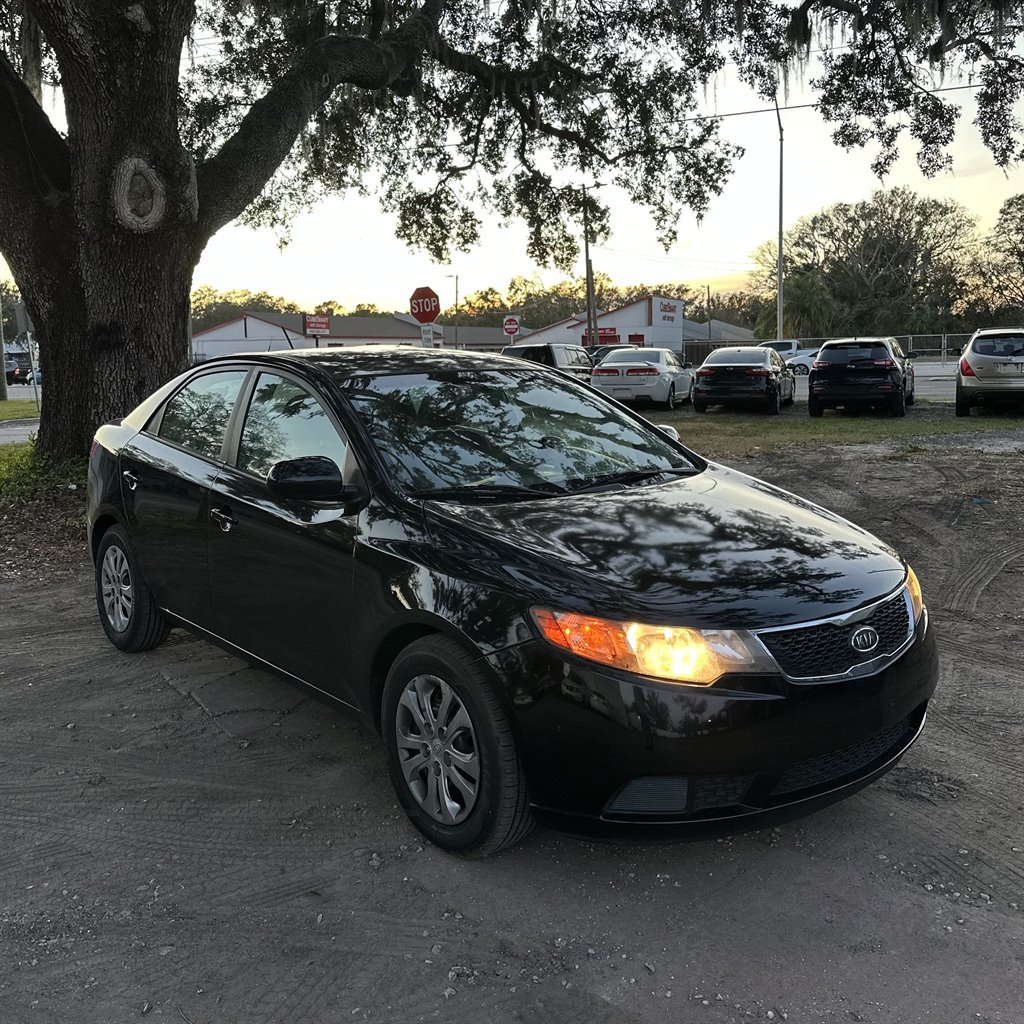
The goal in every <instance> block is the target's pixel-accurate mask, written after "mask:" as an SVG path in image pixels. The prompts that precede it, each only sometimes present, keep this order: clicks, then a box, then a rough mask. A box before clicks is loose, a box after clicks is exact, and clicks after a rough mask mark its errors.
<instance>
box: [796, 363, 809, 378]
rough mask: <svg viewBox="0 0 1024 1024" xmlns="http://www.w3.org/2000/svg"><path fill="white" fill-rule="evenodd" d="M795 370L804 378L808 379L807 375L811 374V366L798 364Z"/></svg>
mask: <svg viewBox="0 0 1024 1024" xmlns="http://www.w3.org/2000/svg"><path fill="white" fill-rule="evenodd" d="M793 369H794V370H796V372H797V373H799V374H800V375H801V376H803V377H806V376H807V374H809V373H810V372H811V368H810V367H809V366H804V365H802V364H797V365H796V366H795V367H793Z"/></svg>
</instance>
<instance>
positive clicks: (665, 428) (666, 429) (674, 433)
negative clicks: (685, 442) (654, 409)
mask: <svg viewBox="0 0 1024 1024" xmlns="http://www.w3.org/2000/svg"><path fill="white" fill-rule="evenodd" d="M658 429H659V430H660V431H661V432H662V433H663V434H668V436H669V437H671V438H672V440H673V441H678V440H679V431H678V430H676V428H675V427H670V426H669V425H668V424H667V423H659V424H658Z"/></svg>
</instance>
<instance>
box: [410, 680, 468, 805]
mask: <svg viewBox="0 0 1024 1024" xmlns="http://www.w3.org/2000/svg"><path fill="white" fill-rule="evenodd" d="M395 738H396V740H397V744H398V760H399V764H400V767H401V770H402V776H403V778H404V779H405V782H406V785H407V786H408V787H409V792H411V793H412V795H413V797H414V798H415V799H416V802H417V803H418V804H419V805H420V807H422V808H423V810H424V811H425V812H426V813H427V814H429V815H430V817H431V818H433V819H434V820H435V821H437V822H439V823H440V824H442V825H457V824H459V823H460V822H462V821H465V819H466V818H468V817H469V815H470V814H471V813H472V811H473V808H474V807H475V806H476V802H477V797H478V795H479V792H480V746H479V743H478V742H477V736H476V731H475V729H474V728H473V722H472V720H471V719H470V717H469V712H468V711H467V710H466V706H465V704H463V703H462V701H461V700H460V699H459V696H458V694H457V693H456V692H455V690H454V689H452V687H451V686H449V685H448V683H446V682H445V681H444V680H443V679H441V678H439V677H438V676H434V675H419V676H416V677H415V678H413V679H411V680H410V681H409V682H408V683H407V684H406V687H405V689H404V690H403V692H402V696H401V698H400V699H399V701H398V708H397V710H396V712H395Z"/></svg>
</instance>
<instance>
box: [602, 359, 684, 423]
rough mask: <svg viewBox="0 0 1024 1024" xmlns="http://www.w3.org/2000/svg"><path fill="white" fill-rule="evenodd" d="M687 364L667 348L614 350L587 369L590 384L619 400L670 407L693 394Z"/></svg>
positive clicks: (672, 407)
mask: <svg viewBox="0 0 1024 1024" xmlns="http://www.w3.org/2000/svg"><path fill="white" fill-rule="evenodd" d="M691 366H692V364H691V363H684V362H682V360H680V358H679V356H677V355H676V354H675V352H673V351H672V350H671V349H669V348H622V349H616V350H615V351H614V352H609V353H608V355H606V356H605V357H604V359H603V360H602V361H601V362H600V364H599V365H597V366H595V367H594V369H593V370H591V372H590V383H591V384H592V385H593V386H594V387H595V388H597V390H598V391H601V392H603V393H604V394H606V395H610V396H611V397H612V398H617V399H618V400H619V401H620V402H638V401H639V402H656V403H658V404H659V405H661V406H663V407H664V408H665V409H674V408H675V407H676V404H677V403H678V402H688V401H690V399H691V398H692V397H693V371H692V369H691Z"/></svg>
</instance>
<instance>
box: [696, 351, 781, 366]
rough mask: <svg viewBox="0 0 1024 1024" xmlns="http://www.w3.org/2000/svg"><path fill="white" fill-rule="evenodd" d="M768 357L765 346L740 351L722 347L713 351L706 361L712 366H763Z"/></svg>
mask: <svg viewBox="0 0 1024 1024" xmlns="http://www.w3.org/2000/svg"><path fill="white" fill-rule="evenodd" d="M767 358H768V356H767V354H766V353H765V350H764V349H763V348H750V349H741V350H740V351H739V352H737V351H736V350H735V349H731V350H730V349H720V350H719V351H717V352H712V353H711V354H710V355H709V356H708V357H707V359H705V360H704V362H705V363H710V364H711V365H712V366H715V365H718V366H722V365H726V364H728V365H730V366H761V365H762V364H763V363H764V361H765V360H766V359H767Z"/></svg>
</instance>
